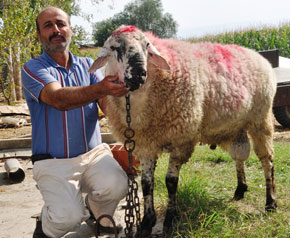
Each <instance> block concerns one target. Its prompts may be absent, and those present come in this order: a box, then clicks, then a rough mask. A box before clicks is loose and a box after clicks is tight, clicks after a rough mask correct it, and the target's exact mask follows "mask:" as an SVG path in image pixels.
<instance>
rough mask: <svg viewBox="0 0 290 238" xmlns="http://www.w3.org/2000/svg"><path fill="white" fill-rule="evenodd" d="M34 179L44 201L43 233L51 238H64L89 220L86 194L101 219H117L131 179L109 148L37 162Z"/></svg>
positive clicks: (102, 146)
mask: <svg viewBox="0 0 290 238" xmlns="http://www.w3.org/2000/svg"><path fill="white" fill-rule="evenodd" d="M33 178H34V180H35V181H36V182H37V186H38V188H39V190H40V192H41V195H42V197H43V200H44V206H43V208H42V212H41V221H42V229H43V232H44V233H45V234H46V235H47V236H49V237H51V238H59V237H62V236H63V235H65V234H66V233H68V232H70V231H72V230H73V229H74V228H76V226H77V225H79V224H80V223H81V222H82V221H85V220H86V219H88V218H89V216H90V215H89V212H88V210H87V209H85V206H84V202H83V199H82V192H84V193H88V196H89V197H88V198H89V204H90V207H91V209H92V210H93V213H94V216H95V217H96V218H98V217H99V216H101V215H103V214H108V215H111V216H113V215H114V212H115V209H116V207H117V205H118V203H119V201H120V200H121V199H122V198H124V197H125V195H126V193H127V191H128V180H127V175H126V173H125V172H124V171H123V169H122V168H121V167H120V166H119V164H118V162H117V161H116V160H115V159H114V158H113V156H112V153H111V150H110V147H109V146H108V145H107V144H101V145H98V146H97V147H96V148H94V149H93V150H91V151H89V152H87V153H85V154H83V155H80V156H77V157H74V158H70V159H47V160H42V161H36V162H35V163H34V167H33ZM102 224H103V225H108V224H104V223H102Z"/></svg>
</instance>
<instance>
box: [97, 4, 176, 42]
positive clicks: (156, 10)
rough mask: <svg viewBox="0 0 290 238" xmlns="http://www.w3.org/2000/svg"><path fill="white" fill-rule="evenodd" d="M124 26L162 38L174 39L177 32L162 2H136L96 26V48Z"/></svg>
mask: <svg viewBox="0 0 290 238" xmlns="http://www.w3.org/2000/svg"><path fill="white" fill-rule="evenodd" d="M122 24H126V25H134V26H136V27H138V28H140V29H141V30H143V31H151V32H153V33H154V34H155V35H157V36H159V37H161V38H169V37H174V36H176V32H177V23H176V21H175V20H174V19H173V17H172V15H171V14H169V13H165V14H163V8H162V3H161V0H136V1H135V2H132V3H129V4H127V5H126V6H125V8H124V11H123V12H120V13H118V14H116V15H114V16H113V17H111V18H109V19H107V20H104V21H100V22H97V23H95V24H94V26H93V35H94V39H95V40H96V46H102V45H103V44H104V42H105V40H106V39H107V38H108V37H109V36H110V35H111V33H112V31H113V30H114V29H116V28H117V27H118V26H120V25H122Z"/></svg>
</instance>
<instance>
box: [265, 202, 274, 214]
mask: <svg viewBox="0 0 290 238" xmlns="http://www.w3.org/2000/svg"><path fill="white" fill-rule="evenodd" d="M276 208H277V203H276V201H275V200H273V201H271V203H267V204H266V207H265V210H266V212H275V211H276Z"/></svg>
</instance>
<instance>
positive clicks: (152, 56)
mask: <svg viewBox="0 0 290 238" xmlns="http://www.w3.org/2000/svg"><path fill="white" fill-rule="evenodd" d="M148 53H149V58H148V60H149V61H150V62H151V63H152V64H154V65H156V66H157V67H159V68H160V69H164V70H170V66H169V64H168V63H167V61H166V59H164V58H163V57H162V56H161V55H160V53H159V51H158V50H157V49H156V48H155V46H154V45H152V44H150V45H149V46H148Z"/></svg>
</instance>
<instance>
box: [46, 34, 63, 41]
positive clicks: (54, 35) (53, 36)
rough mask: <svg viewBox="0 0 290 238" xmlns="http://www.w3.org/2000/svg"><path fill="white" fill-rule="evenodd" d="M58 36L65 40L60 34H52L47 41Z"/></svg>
mask: <svg viewBox="0 0 290 238" xmlns="http://www.w3.org/2000/svg"><path fill="white" fill-rule="evenodd" d="M58 36H60V37H62V38H63V39H64V40H65V36H64V35H63V34H61V33H54V34H53V35H51V36H50V37H49V38H48V39H49V41H51V40H52V39H53V38H55V37H58Z"/></svg>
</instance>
